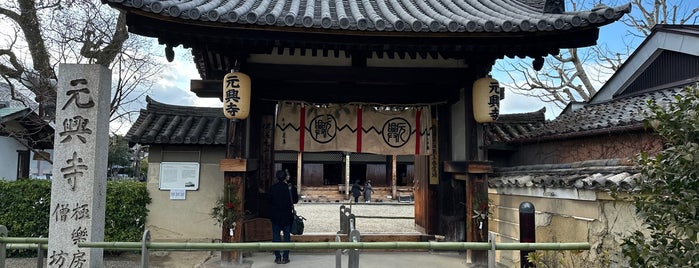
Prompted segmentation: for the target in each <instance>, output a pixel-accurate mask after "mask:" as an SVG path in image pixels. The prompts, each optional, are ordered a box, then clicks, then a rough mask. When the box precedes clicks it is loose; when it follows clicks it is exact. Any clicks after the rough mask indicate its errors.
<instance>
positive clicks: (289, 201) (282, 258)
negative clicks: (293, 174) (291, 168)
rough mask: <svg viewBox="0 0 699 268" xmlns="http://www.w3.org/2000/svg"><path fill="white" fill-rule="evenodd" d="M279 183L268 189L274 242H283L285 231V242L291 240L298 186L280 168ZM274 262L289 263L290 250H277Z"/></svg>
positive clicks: (297, 199)
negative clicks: (291, 183)
mask: <svg viewBox="0 0 699 268" xmlns="http://www.w3.org/2000/svg"><path fill="white" fill-rule="evenodd" d="M276 177H277V180H278V181H277V183H275V184H274V185H272V186H271V187H270V188H269V191H267V194H268V198H269V204H270V207H269V209H270V217H269V218H270V220H271V221H272V242H281V241H282V235H280V232H282V233H283V239H284V242H291V221H292V210H293V208H294V204H296V203H298V202H299V195H298V193H297V192H296V187H293V185H290V184H289V183H288V182H287V180H289V176H288V175H287V174H286V172H284V171H282V170H279V171H277V174H276ZM274 257H275V258H274V263H277V264H284V263H289V250H284V251H280V250H275V251H274Z"/></svg>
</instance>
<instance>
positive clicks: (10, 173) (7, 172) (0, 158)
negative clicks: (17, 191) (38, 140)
mask: <svg viewBox="0 0 699 268" xmlns="http://www.w3.org/2000/svg"><path fill="white" fill-rule="evenodd" d="M17 150H26V149H25V148H24V146H22V144H20V143H19V142H17V141H16V140H14V139H13V138H9V137H0V179H4V180H8V181H15V180H17Z"/></svg>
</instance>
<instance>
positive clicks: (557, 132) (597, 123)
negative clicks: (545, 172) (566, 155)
mask: <svg viewBox="0 0 699 268" xmlns="http://www.w3.org/2000/svg"><path fill="white" fill-rule="evenodd" d="M679 94H682V88H674V89H667V90H656V91H651V92H645V93H641V94H637V95H633V96H628V97H623V98H617V99H613V100H610V101H607V102H603V103H597V104H589V105H587V106H585V107H583V108H580V109H577V110H575V111H572V112H570V113H565V114H561V115H560V116H558V118H556V119H554V120H551V121H548V122H546V123H544V124H543V126H541V127H540V128H537V129H535V130H533V131H531V132H528V133H526V134H524V135H523V137H521V138H518V139H516V140H515V141H517V142H527V141H536V140H547V139H560V138H569V137H579V136H589V135H596V134H600V133H611V132H618V131H626V130H641V129H642V128H643V121H644V119H645V115H644V112H646V111H648V104H647V102H648V101H654V102H655V103H657V104H659V105H665V104H668V103H669V102H671V101H674V96H676V95H679Z"/></svg>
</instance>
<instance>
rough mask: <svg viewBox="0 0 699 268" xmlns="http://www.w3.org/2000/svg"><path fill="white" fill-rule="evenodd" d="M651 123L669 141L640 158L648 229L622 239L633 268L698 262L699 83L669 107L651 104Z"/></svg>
mask: <svg viewBox="0 0 699 268" xmlns="http://www.w3.org/2000/svg"><path fill="white" fill-rule="evenodd" d="M649 107H650V109H651V115H650V116H649V118H648V121H647V125H648V126H649V127H652V128H653V129H654V130H655V131H656V132H657V133H658V135H660V136H661V137H663V138H664V139H665V141H666V145H665V149H664V150H663V151H662V152H661V153H660V154H658V155H655V156H651V155H648V154H641V155H640V156H639V159H638V163H639V166H640V167H641V171H642V173H643V174H644V175H645V177H644V179H643V180H641V181H639V188H640V191H639V193H638V194H637V195H634V205H635V206H636V213H637V214H638V216H639V217H640V218H641V219H643V221H644V223H645V227H646V230H644V231H643V232H641V231H636V232H634V233H633V234H631V235H630V236H628V237H626V238H625V239H624V243H623V253H624V255H625V256H626V257H627V258H628V260H629V265H631V266H632V267H696V266H697V264H699V240H697V233H699V168H697V167H699V85H694V86H692V87H687V88H686V89H685V94H684V95H683V96H677V97H676V98H675V102H674V103H672V104H671V105H669V106H668V107H663V106H660V105H658V104H655V103H650V106H649Z"/></svg>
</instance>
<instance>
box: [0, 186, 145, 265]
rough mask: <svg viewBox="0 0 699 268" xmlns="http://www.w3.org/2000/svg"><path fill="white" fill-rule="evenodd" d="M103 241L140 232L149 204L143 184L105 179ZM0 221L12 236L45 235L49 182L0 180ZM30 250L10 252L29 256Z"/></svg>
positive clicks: (136, 238)
mask: <svg viewBox="0 0 699 268" xmlns="http://www.w3.org/2000/svg"><path fill="white" fill-rule="evenodd" d="M106 199H107V202H106V211H105V224H104V227H105V229H104V240H105V241H121V242H129V241H131V242H134V241H140V240H141V236H142V234H143V230H144V226H145V221H146V217H147V216H148V209H147V208H146V206H147V205H148V204H150V203H151V198H150V196H149V195H148V190H147V189H146V185H145V184H143V183H139V182H133V181H109V182H107V198H106ZM0 204H2V205H0V224H2V225H5V227H7V229H8V236H12V237H48V233H49V215H50V211H51V209H50V205H51V182H50V181H48V180H18V181H3V180H0ZM32 254H35V253H34V251H17V252H12V251H11V252H10V254H9V255H10V256H29V255H32Z"/></svg>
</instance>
